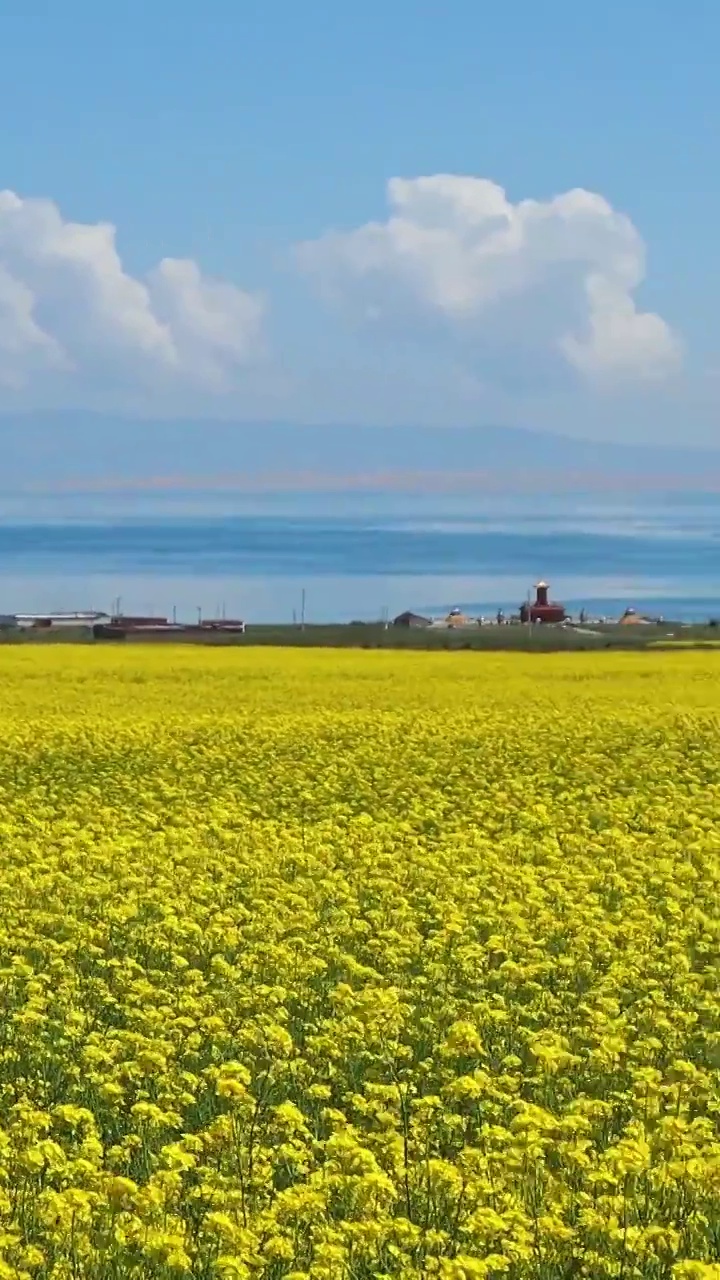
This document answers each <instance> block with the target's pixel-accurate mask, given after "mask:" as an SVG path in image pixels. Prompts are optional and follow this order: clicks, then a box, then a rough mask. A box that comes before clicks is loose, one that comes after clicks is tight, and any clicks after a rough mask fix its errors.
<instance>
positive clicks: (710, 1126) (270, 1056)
mask: <svg viewBox="0 0 720 1280" xmlns="http://www.w3.org/2000/svg"><path fill="white" fill-rule="evenodd" d="M719 661H720V660H719V659H718V655H717V654H714V653H677V654H662V653H653V654H648V653H645V654H635V655H633V654H626V655H623V654H618V655H615V654H608V653H600V654H588V653H585V654H574V655H565V656H562V655H554V656H549V655H544V656H543V655H534V656H526V657H522V656H518V655H498V656H489V655H484V654H473V653H465V652H463V653H456V654H452V653H446V654H422V653H408V654H393V653H387V652H358V653H347V652H322V651H314V652H313V651H311V652H296V651H292V650H285V651H263V650H254V651H253V650H248V651H243V652H240V651H233V650H199V649H188V648H178V649H172V650H168V649H165V648H163V649H158V648H152V647H149V648H147V649H144V650H143V649H141V648H139V647H134V646H133V647H128V648H127V649H123V648H122V647H117V648H113V647H108V648H106V649H100V648H92V647H87V648H85V647H78V648H72V647H64V646H62V647H57V648H44V647H24V648H16V649H13V648H9V647H8V648H5V649H3V650H2V651H0V680H1V682H2V683H1V694H2V720H1V731H2V738H1V743H0V839H1V846H0V847H1V850H2V853H1V855H0V904H1V905H0V993H1V999H2V1018H1V1020H0V1280H9V1278H11V1277H15V1278H17V1277H25V1278H28V1277H32V1278H33V1280H50V1278H52V1280H130V1278H133V1280H145V1277H154V1278H156V1280H169V1278H170V1277H173V1278H174V1280H182V1278H183V1277H186V1278H188V1280H189V1278H190V1277H192V1278H193V1280H213V1278H214V1277H219V1278H225V1280H255V1278H257V1280H260V1278H263V1280H264V1278H265V1277H268V1278H272V1280H281V1278H285V1277H286V1278H287V1280H306V1278H307V1277H311V1278H312V1280H384V1277H398V1278H399V1280H411V1278H412V1280H414V1278H416V1277H417V1278H420V1277H438V1278H439V1280H479V1278H481V1277H485V1276H488V1277H507V1278H508V1280H571V1278H573V1277H592V1278H595V1277H606V1276H607V1277H618V1280H631V1278H632V1277H647V1278H648V1280H664V1278H668V1280H669V1278H670V1277H672V1278H673V1280H702V1278H703V1277H704V1278H707V1280H710V1278H714V1280H717V1277H720V1131H719V1128H718V1126H719V1120H720V911H719V909H718V893H719V890H720V828H719V827H718V818H719V816H720V717H719V714H718V713H719V712H720V665H719Z"/></svg>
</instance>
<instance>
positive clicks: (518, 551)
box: [0, 494, 720, 622]
mask: <svg viewBox="0 0 720 1280" xmlns="http://www.w3.org/2000/svg"><path fill="white" fill-rule="evenodd" d="M288 502H289V500H288V498H287V496H285V497H284V498H282V499H280V498H278V499H277V500H273V499H271V498H267V499H263V500H255V501H254V502H251V501H250V500H246V501H244V500H242V499H240V498H235V499H232V500H229V499H228V498H227V497H225V498H222V499H221V498H218V497H217V496H214V497H213V496H212V495H208V496H207V497H206V498H203V497H202V495H185V496H183V495H178V494H174V495H173V496H172V500H171V501H170V500H168V501H165V502H163V501H161V500H156V499H154V498H153V504H154V505H153V506H152V507H150V506H148V507H144V508H143V507H142V506H139V505H138V503H137V501H134V503H132V504H131V502H130V500H125V499H122V498H114V499H110V498H99V497H97V496H96V497H95V498H92V499H91V498H87V499H84V500H83V499H81V498H78V497H73V498H72V499H69V498H68V499H67V500H60V499H56V500H54V501H53V503H49V504H48V503H45V504H44V505H43V504H42V503H40V502H39V500H38V501H34V502H32V503H29V502H27V501H25V502H23V503H18V502H17V501H14V500H13V499H12V498H11V497H7V498H6V499H5V500H4V501H2V500H0V612H4V613H8V612H16V611H17V612H21V611H28V612H31V611H32V612H35V611H42V610H48V611H50V610H61V609H89V608H97V609H106V610H109V609H111V608H112V607H113V603H114V602H115V601H116V600H117V598H118V597H120V599H121V605H122V609H123V610H124V611H125V612H132V613H162V614H168V615H170V614H171V613H172V610H173V608H175V609H176V611H177V616H178V618H187V619H194V618H195V617H196V616H197V611H198V609H199V610H201V611H202V614H203V616H206V617H207V616H209V615H211V614H217V613H218V612H219V611H220V610H222V609H223V608H224V609H225V612H226V614H227V616H228V617H238V616H239V617H243V618H245V619H247V620H250V621H257V622H267V621H279V622H287V621H291V620H292V617H293V612H295V614H296V615H297V616H299V614H300V610H301V599H302V592H303V590H304V592H305V610H306V618H307V620H308V621H310V622H314V621H315V622H319V621H335V620H337V621H345V620H350V619H352V618H361V619H373V618H378V617H380V616H382V613H383V611H384V610H386V611H387V612H388V613H389V615H390V616H391V617H392V616H393V615H394V614H396V613H399V612H401V611H402V610H403V609H406V608H410V609H413V610H416V611H418V612H420V613H429V614H440V613H442V612H444V611H447V610H448V609H449V608H451V607H452V606H459V607H460V608H463V609H466V610H468V611H470V612H472V613H479V612H485V613H487V614H489V613H491V612H493V611H494V610H496V609H497V608H498V607H502V608H503V609H505V610H514V609H516V608H517V607H518V606H519V604H520V602H521V601H522V600H523V599H525V598H526V595H527V591H528V588H529V586H530V585H531V584H532V583H533V582H534V581H536V579H537V578H539V577H544V578H547V579H548V580H549V581H550V583H551V595H552V597H553V598H555V599H558V600H562V601H563V603H564V604H565V605H566V607H567V608H569V609H570V610H571V611H577V610H579V609H580V608H581V607H585V608H586V609H587V610H589V611H590V612H592V613H597V614H604V615H607V616H613V615H615V614H617V613H618V612H620V611H622V609H624V608H625V607H626V606H628V605H632V606H635V607H636V608H638V609H642V610H647V611H648V612H653V613H662V614H664V615H665V616H666V617H673V618H688V619H689V618H697V619H702V620H705V619H707V618H709V617H711V616H715V615H717V616H720V502H719V501H718V498H717V497H715V496H712V495H710V496H707V497H703V496H701V495H700V496H699V495H686V496H684V497H678V495H673V496H672V498H668V499H666V500H661V499H655V500H652V501H651V500H648V499H642V500H638V501H637V502H634V501H629V500H628V499H627V497H623V498H621V499H618V500H616V501H615V500H612V499H609V498H608V499H605V498H603V499H602V501H599V500H598V499H597V498H592V497H588V498H587V499H584V498H583V497H582V496H575V497H573V498H572V499H571V498H569V497H568V496H567V495H563V496H562V497H559V498H557V499H554V498H546V499H543V500H540V499H528V498H524V499H522V500H520V499H510V498H502V497H499V496H496V497H494V498H492V499H486V498H477V499H475V500H473V501H472V502H471V501H470V500H469V499H465V500H463V501H457V502H456V501H454V500H453V501H449V500H447V499H446V500H444V501H443V500H438V499H434V500H432V499H427V498H426V499H421V498H410V497H408V496H402V497H399V498H397V499H393V498H392V497H391V496H390V495H387V494H386V495H379V496H377V497H373V496H372V495H366V496H365V497H364V498H360V497H359V496H358V495H353V497H352V500H351V502H352V506H350V505H349V502H350V500H342V499H339V498H336V499H331V498H329V497H327V496H323V497H322V498H318V499H312V498H311V497H310V496H307V497H305V498H303V499H298V500H296V502H295V506H294V508H293V509H292V510H289V509H288Z"/></svg>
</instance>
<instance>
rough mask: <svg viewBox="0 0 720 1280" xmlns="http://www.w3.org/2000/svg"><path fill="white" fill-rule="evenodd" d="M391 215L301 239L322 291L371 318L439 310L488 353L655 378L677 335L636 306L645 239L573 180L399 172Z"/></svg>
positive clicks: (436, 314) (674, 352) (674, 349)
mask: <svg viewBox="0 0 720 1280" xmlns="http://www.w3.org/2000/svg"><path fill="white" fill-rule="evenodd" d="M388 203H389V206H390V212H389V216H388V218H387V220H386V221H384V222H371V223H366V224H365V225H364V226H360V227H357V228H356V229H354V230H351V231H347V232H338V231H334V232H329V233H327V234H325V235H323V236H322V237H321V238H320V239H318V240H314V241H307V242H305V243H303V244H301V245H299V246H297V249H296V258H297V262H298V264H299V266H300V268H301V269H302V270H303V271H304V272H306V273H307V274H308V275H309V276H311V277H312V278H313V279H314V280H315V281H316V282H317V283H318V284H319V286H320V288H321V290H322V291H323V292H324V293H325V294H326V296H327V297H328V298H330V299H332V300H334V301H336V302H343V303H344V304H347V303H348V302H350V303H351V304H352V305H353V306H354V307H355V308H356V309H357V310H358V312H359V314H361V315H363V316H364V317H365V318H366V319H368V320H374V321H385V322H394V323H396V324H397V323H398V322H402V324H403V325H405V326H407V325H408V323H413V322H417V321H419V320H422V319H424V320H425V321H427V320H428V319H435V320H437V319H441V320H442V321H443V322H445V325H446V328H449V329H450V330H451V331H452V333H453V334H454V335H456V336H462V337H463V340H465V341H470V343H471V352H474V354H475V356H476V358H477V359H478V360H479V361H480V363H481V364H482V361H483V358H484V359H485V360H486V361H489V362H490V363H491V364H492V363H493V362H494V361H497V360H498V359H501V358H506V357H508V356H509V357H511V358H512V356H513V354H517V353H518V352H519V351H522V350H523V349H524V350H525V353H526V354H527V355H529V357H530V363H531V364H532V362H533V358H534V359H535V360H536V362H537V361H538V360H541V359H542V358H544V357H546V356H547V355H549V354H550V355H552V356H553V357H554V358H555V359H556V360H558V361H560V362H562V364H564V365H565V367H567V366H568V365H570V366H572V367H573V368H574V369H575V370H577V371H579V372H580V373H581V374H582V375H584V376H586V377H590V378H606V379H610V380H613V381H615V380H617V379H627V378H632V379H648V378H649V379H654V378H658V377H662V376H664V375H666V374H668V373H669V372H670V371H672V370H674V369H676V368H677V366H678V364H679V362H680V359H681V347H680V342H679V340H678V338H677V337H676V336H675V334H674V333H673V332H672V330H671V329H670V328H669V326H668V325H667V324H666V322H665V321H664V320H663V319H662V318H661V317H660V316H659V315H656V314H654V313H652V312H645V311H642V310H641V309H639V307H638V305H637V303H636V300H635V296H634V295H635V291H636V289H637V288H638V286H639V285H640V284H641V283H642V281H643V279H644V276H645V248H644V245H643V241H642V239H641V237H640V235H639V233H638V231H637V230H636V228H635V227H634V226H633V223H632V222H631V221H630V219H629V218H628V217H626V216H625V215H623V214H621V213H618V212H617V211H616V210H615V209H613V208H612V206H611V205H610V204H609V203H608V202H607V200H605V199H604V198H603V197H602V196H600V195H596V194H594V193H593V192H590V191H585V190H581V189H578V190H573V191H567V192H565V193H563V194H561V195H558V196H555V197H554V198H552V199H550V200H545V201H543V200H521V201H519V202H518V203H516V204H513V203H512V202H511V201H510V200H509V199H508V198H507V195H506V193H505V191H504V190H503V189H502V187H500V186H498V185H497V184H496V183H494V182H490V181H488V180H486V179H483V178H474V177H463V176H458V175H452V174H436V175H435V176H433V177H420V178H409V179H408V178H393V179H392V180H391V181H390V182H389V183H388Z"/></svg>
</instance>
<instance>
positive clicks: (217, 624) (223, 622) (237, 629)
mask: <svg viewBox="0 0 720 1280" xmlns="http://www.w3.org/2000/svg"><path fill="white" fill-rule="evenodd" d="M198 625H199V627H200V630H201V631H230V632H233V633H234V634H236V635H241V636H244V635H245V623H244V622H243V621H242V620H241V619H240V618H203V620H202V622H200V623H199V624H198Z"/></svg>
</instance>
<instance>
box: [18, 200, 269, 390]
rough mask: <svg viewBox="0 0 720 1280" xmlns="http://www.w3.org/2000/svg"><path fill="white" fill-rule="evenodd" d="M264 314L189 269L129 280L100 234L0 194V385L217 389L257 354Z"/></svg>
mask: <svg viewBox="0 0 720 1280" xmlns="http://www.w3.org/2000/svg"><path fill="white" fill-rule="evenodd" d="M263 310H264V307H263V301H262V299H261V298H260V297H258V296H257V295H256V294H251V293H246V292H244V291H243V290H242V289H239V288H237V287H236V286H235V285H232V284H229V283H226V282H223V281H214V280H209V279H207V278H206V277H204V276H203V275H202V273H201V271H200V269H199V267H198V266H197V264H196V263H195V262H193V261H186V260H182V259H175V258H165V259H163V261H162V262H160V264H159V265H158V266H157V267H156V268H155V269H154V270H153V271H151V272H150V273H149V274H148V275H147V276H146V277H145V278H138V277H135V276H133V275H131V274H130V273H129V272H128V271H126V269H125V268H124V266H123V263H122V261H121V259H120V256H119V253H118V250H117V245H116V242H115V228H114V227H113V226H112V225H110V224H109V223H94V224H92V223H79V222H70V221H67V220H65V219H64V218H63V216H62V214H61V212H60V210H59V209H58V207H57V206H56V205H55V204H54V203H53V202H52V201H51V200H45V199H22V198H21V197H20V196H18V195H16V194H15V193H14V192H12V191H2V192H0V385H5V386H6V387H10V388H13V389H22V388H23V387H25V386H27V385H28V384H29V383H31V382H33V383H34V382H35V381H36V380H37V379H38V378H41V377H42V376H43V375H44V376H45V377H48V376H51V377H52V376H58V375H59V376H61V377H65V378H75V379H76V380H78V381H79V382H81V383H82V382H87V381H89V382H91V383H92V382H94V383H96V384H108V383H110V384H112V382H113V380H115V381H117V382H119V383H121V384H124V385H128V386H140V387H160V388H163V387H173V386H177V385H178V384H179V385H181V386H184V385H189V386H200V387H210V388H220V389H221V388H223V387H225V386H228V385H231V384H232V375H233V373H234V372H235V370H236V369H237V368H238V366H241V365H243V364H245V363H247V362H248V361H250V360H252V359H253V358H254V356H255V355H256V354H257V351H258V345H259V341H260V337H261V329H262V320H263Z"/></svg>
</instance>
